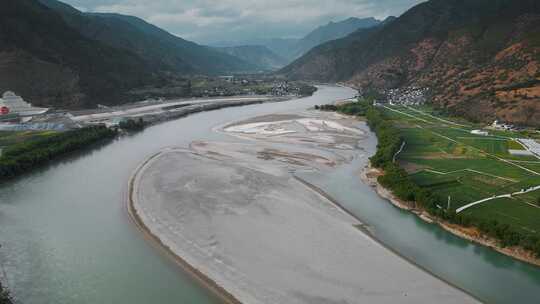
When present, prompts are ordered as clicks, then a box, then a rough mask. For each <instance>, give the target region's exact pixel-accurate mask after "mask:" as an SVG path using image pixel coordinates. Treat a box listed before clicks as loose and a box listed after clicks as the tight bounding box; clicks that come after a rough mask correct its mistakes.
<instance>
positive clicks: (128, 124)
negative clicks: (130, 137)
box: [118, 117, 146, 131]
mask: <svg viewBox="0 0 540 304" xmlns="http://www.w3.org/2000/svg"><path fill="white" fill-rule="evenodd" d="M145 126H146V123H145V122H144V120H143V119H142V117H139V119H131V118H130V119H127V120H124V121H121V122H120V123H119V124H118V127H119V128H120V129H122V130H126V131H141V130H143V129H144V127H145Z"/></svg>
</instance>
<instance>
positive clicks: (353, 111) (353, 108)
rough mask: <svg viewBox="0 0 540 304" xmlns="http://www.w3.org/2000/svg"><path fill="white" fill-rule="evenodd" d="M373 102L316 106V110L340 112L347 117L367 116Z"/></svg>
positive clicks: (364, 101) (362, 101)
mask: <svg viewBox="0 0 540 304" xmlns="http://www.w3.org/2000/svg"><path fill="white" fill-rule="evenodd" d="M370 104H371V102H370V101H369V100H366V99H362V100H359V101H357V102H349V103H344V104H340V105H333V104H326V105H320V106H319V105H316V106H315V110H321V111H331V112H339V113H343V114H346V115H355V116H365V115H366V112H367V110H368V108H369V106H370Z"/></svg>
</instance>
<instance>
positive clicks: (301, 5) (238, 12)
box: [64, 0, 422, 42]
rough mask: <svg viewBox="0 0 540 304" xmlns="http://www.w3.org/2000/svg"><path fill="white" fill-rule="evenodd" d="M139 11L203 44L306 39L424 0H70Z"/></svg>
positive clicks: (87, 5) (127, 11)
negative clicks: (332, 25)
mask: <svg viewBox="0 0 540 304" xmlns="http://www.w3.org/2000/svg"><path fill="white" fill-rule="evenodd" d="M64 1H65V2H67V3H69V4H71V5H74V6H75V7H84V8H85V11H93V12H114V13H120V14H126V15H134V16H137V17H140V18H143V19H145V20H146V21H148V22H150V23H153V24H155V25H157V26H160V27H162V28H164V29H166V30H168V31H170V32H171V33H175V34H177V35H180V36H182V37H185V38H189V39H194V40H196V41H198V42H212V41H218V40H245V39H253V38H255V37H259V38H274V37H300V36H303V35H305V34H307V33H308V32H309V31H310V30H312V29H313V28H315V27H317V26H319V25H322V24H325V23H327V22H329V21H339V20H342V19H346V18H348V17H376V18H379V19H382V18H385V17H387V16H389V15H400V14H401V13H403V12H404V11H405V10H406V9H408V8H410V7H412V6H413V5H415V4H417V3H420V2H422V0H333V1H328V0H280V1H275V0H219V1H218V0H151V1H149V0H64Z"/></svg>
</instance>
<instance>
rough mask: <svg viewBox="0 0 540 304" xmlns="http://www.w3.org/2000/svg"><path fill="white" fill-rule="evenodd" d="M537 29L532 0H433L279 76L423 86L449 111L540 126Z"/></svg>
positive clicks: (315, 53) (324, 48)
mask: <svg viewBox="0 0 540 304" xmlns="http://www.w3.org/2000/svg"><path fill="white" fill-rule="evenodd" d="M539 28H540V3H539V2H537V1H533V0H518V1H510V0H497V1H487V0H471V1H465V0H447V1H445V0H431V1H428V2H424V3H422V4H419V5H417V6H415V7H413V8H411V9H410V10H408V11H407V12H405V13H404V14H403V15H402V16H400V17H399V18H398V19H396V20H393V21H391V22H390V23H388V24H386V25H383V26H380V27H377V28H373V29H368V30H358V31H356V32H354V33H353V34H351V35H349V36H347V37H345V38H342V39H339V40H337V41H333V42H329V43H326V44H323V45H321V46H318V47H316V48H315V49H313V50H312V51H310V52H308V53H307V54H306V55H304V56H303V57H301V58H299V59H298V60H296V61H295V62H293V63H291V64H290V65H289V66H287V67H285V68H284V69H282V70H281V71H280V72H281V73H283V74H285V75H287V76H289V77H290V78H307V79H312V80H318V81H345V82H348V83H349V84H351V85H354V86H356V87H359V88H366V87H372V88H376V89H380V90H384V89H388V88H396V87H402V86H410V85H412V86H423V87H428V88H431V96H430V97H431V101H432V102H433V104H434V105H436V106H438V107H441V108H445V109H448V110H450V111H451V112H453V113H455V114H459V115H463V116H466V117H467V118H470V119H473V120H480V121H490V120H494V119H500V120H504V121H508V122H512V123H516V124H524V125H540V103H539V102H538V101H539V100H540V85H539V80H540V74H539V70H540V67H539V62H540V58H539V54H540V49H539V46H540V44H539V43H538V41H540V39H538V36H539V35H538V32H539V31H538V29H539ZM355 37H356V38H355Z"/></svg>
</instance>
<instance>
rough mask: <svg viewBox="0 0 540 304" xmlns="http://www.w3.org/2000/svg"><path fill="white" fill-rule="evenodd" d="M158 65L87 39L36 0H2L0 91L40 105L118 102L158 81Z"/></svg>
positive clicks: (0, 17)
mask: <svg viewBox="0 0 540 304" xmlns="http://www.w3.org/2000/svg"><path fill="white" fill-rule="evenodd" d="M156 73H157V70H156V69H155V68H154V67H152V66H151V65H150V64H149V63H148V62H147V61H145V60H143V59H142V58H140V57H139V56H137V55H136V54H134V53H132V52H129V51H126V50H122V49H116V48H113V47H110V46H108V45H106V44H104V43H101V42H98V41H95V40H91V39H88V38H87V37H84V36H83V35H81V34H80V33H79V32H77V31H76V30H74V29H73V28H71V27H70V26H68V25H67V24H66V23H65V21H64V20H63V19H62V17H61V16H60V15H59V14H58V13H56V12H54V11H52V10H51V9H49V8H47V7H46V6H44V5H42V4H41V3H39V2H37V1H35V0H3V1H2V9H1V10H0V91H2V92H3V91H6V90H12V91H15V92H16V93H17V94H19V95H22V96H24V98H25V99H26V100H29V101H31V102H32V103H34V104H37V105H47V106H50V105H56V106H66V107H80V106H85V105H86V106H87V105H90V104H93V103H97V102H119V101H121V100H123V99H124V98H125V95H124V94H123V92H126V91H129V90H130V89H132V88H135V87H138V86H141V85H143V84H147V83H154V82H155V81H156V78H155V76H156Z"/></svg>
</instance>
